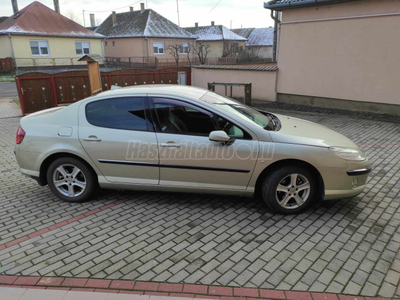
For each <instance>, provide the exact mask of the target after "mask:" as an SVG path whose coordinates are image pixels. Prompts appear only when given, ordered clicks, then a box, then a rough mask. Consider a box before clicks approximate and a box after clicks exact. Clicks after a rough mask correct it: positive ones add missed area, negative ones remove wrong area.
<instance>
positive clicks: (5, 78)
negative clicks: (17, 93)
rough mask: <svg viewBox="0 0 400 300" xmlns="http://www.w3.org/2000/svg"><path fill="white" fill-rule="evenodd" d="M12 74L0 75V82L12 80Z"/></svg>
mask: <svg viewBox="0 0 400 300" xmlns="http://www.w3.org/2000/svg"><path fill="white" fill-rule="evenodd" d="M14 80H15V79H14V76H10V75H4V76H0V82H10V81H14Z"/></svg>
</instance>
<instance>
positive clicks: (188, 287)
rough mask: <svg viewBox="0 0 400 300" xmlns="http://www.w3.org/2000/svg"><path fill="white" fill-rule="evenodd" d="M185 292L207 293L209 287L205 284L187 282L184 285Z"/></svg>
mask: <svg viewBox="0 0 400 300" xmlns="http://www.w3.org/2000/svg"><path fill="white" fill-rule="evenodd" d="M183 292H184V293H191V294H207V293H208V287H207V286H204V285H194V284H185V285H184V286H183Z"/></svg>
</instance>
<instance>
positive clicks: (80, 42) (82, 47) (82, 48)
mask: <svg viewBox="0 0 400 300" xmlns="http://www.w3.org/2000/svg"><path fill="white" fill-rule="evenodd" d="M78 44H80V46H81V48H80V49H79V50H82V53H80V54H79V53H76V52H77V50H78V47H77V45H78ZM84 46H88V47H84ZM84 49H89V53H85V51H84ZM75 53H76V55H79V56H81V55H87V54H90V53H91V50H90V42H89V41H75Z"/></svg>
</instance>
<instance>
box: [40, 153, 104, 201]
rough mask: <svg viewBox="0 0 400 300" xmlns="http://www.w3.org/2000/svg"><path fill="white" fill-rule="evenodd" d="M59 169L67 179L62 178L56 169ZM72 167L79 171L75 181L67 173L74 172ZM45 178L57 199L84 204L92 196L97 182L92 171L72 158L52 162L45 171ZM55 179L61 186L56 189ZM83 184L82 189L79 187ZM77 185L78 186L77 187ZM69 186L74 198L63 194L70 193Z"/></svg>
mask: <svg viewBox="0 0 400 300" xmlns="http://www.w3.org/2000/svg"><path fill="white" fill-rule="evenodd" d="M59 167H61V168H62V170H64V172H65V174H67V177H68V178H64V176H63V175H62V174H61V173H62V172H60V171H59V170H61V169H58V168H59ZM73 167H74V168H75V167H76V168H77V170H79V171H80V173H78V174H77V175H76V178H75V179H74V178H73V177H72V176H71V175H72V174H71V173H69V172H72V171H73V170H75V169H73ZM56 170H57V171H56ZM46 176H47V183H48V185H49V187H50V189H51V191H52V192H53V193H54V194H55V195H56V196H57V197H59V198H60V199H62V200H63V201H66V202H84V201H86V200H88V199H89V198H90V197H91V196H92V195H93V191H94V190H95V189H96V187H97V181H96V178H95V174H93V171H91V170H90V168H89V167H88V166H87V165H86V164H85V163H84V162H82V161H81V160H79V159H76V158H73V157H62V158H58V159H56V160H55V161H53V162H52V163H51V164H50V166H49V168H48V169H47V174H46ZM55 177H56V178H55ZM55 179H56V180H57V181H59V182H60V183H61V184H62V185H60V186H59V187H58V188H57V187H56V185H55V183H54V180H55ZM75 180H76V181H75ZM64 182H65V183H64ZM83 183H85V187H84V188H82V187H81V186H83ZM78 184H79V185H80V186H78ZM71 186H72V189H73V193H74V196H69V195H66V194H65V193H68V192H69V191H70V187H71ZM71 194H72V193H71ZM71 194H70V195H71Z"/></svg>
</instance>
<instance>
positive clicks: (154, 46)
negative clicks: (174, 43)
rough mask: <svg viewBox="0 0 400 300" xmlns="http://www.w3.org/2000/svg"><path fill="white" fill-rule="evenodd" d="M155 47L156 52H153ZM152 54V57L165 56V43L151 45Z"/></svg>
mask: <svg viewBox="0 0 400 300" xmlns="http://www.w3.org/2000/svg"><path fill="white" fill-rule="evenodd" d="M156 47H157V52H156V51H154V48H156ZM160 49H162V52H160ZM153 52H154V55H164V54H165V43H164V42H154V43H153Z"/></svg>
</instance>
